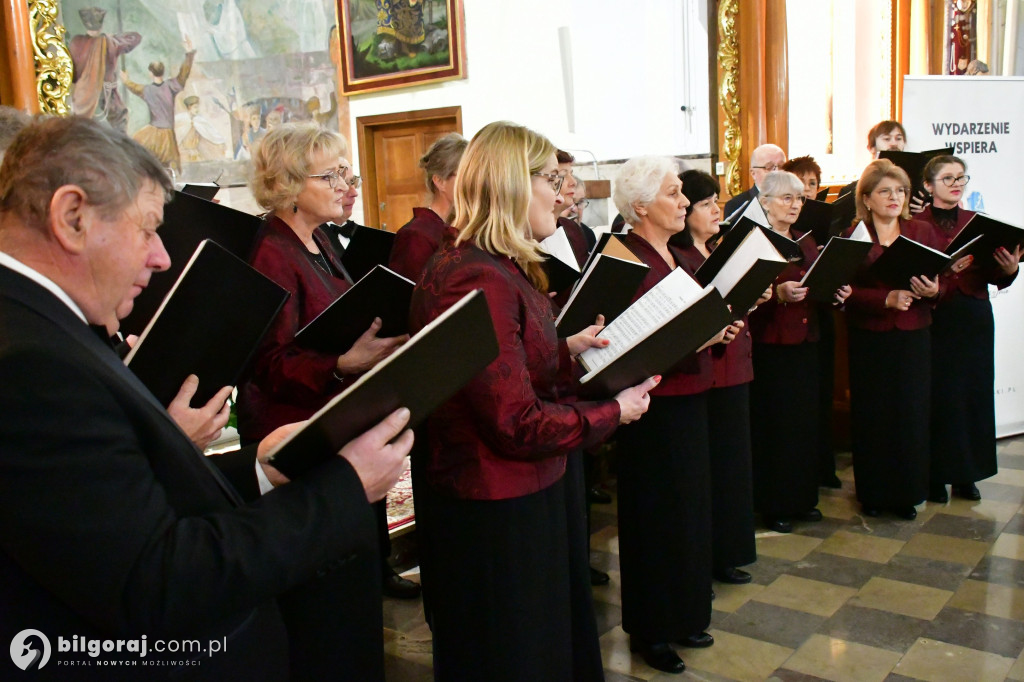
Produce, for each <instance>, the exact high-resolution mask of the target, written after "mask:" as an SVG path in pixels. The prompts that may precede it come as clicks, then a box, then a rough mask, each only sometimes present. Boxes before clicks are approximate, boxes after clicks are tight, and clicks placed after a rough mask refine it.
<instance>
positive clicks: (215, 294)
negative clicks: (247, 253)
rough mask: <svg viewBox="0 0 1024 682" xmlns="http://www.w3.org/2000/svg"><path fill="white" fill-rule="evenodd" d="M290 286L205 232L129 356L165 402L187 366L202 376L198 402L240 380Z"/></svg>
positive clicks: (139, 374) (128, 360)
mask: <svg viewBox="0 0 1024 682" xmlns="http://www.w3.org/2000/svg"><path fill="white" fill-rule="evenodd" d="M287 298H288V292H287V291H286V290H284V289H282V288H281V287H280V286H278V285H277V284H275V283H274V282H273V281H271V280H270V279H268V278H267V277H265V276H264V275H263V274H261V273H260V272H259V271H257V270H256V269H254V268H252V267H250V266H249V265H248V264H246V262H245V261H243V260H241V259H239V258H238V257H236V256H234V255H232V254H231V253H229V252H228V251H227V250H226V249H224V248H222V247H221V246H219V245H218V244H216V243H214V242H212V241H210V240H206V241H204V242H203V243H202V244H200V245H199V248H198V249H196V252H195V254H194V255H193V256H192V258H191V259H190V260H189V261H188V263H187V264H185V266H184V269H183V271H182V273H181V276H180V277H179V278H178V281H177V282H175V283H174V286H173V287H172V289H171V291H170V293H169V294H168V295H167V297H166V298H165V299H164V301H163V303H162V304H161V306H160V309H159V310H158V311H157V313H156V315H154V316H153V318H152V320H151V321H150V323H149V324H148V325H147V326H146V328H145V329H144V330H143V331H142V334H141V335H140V336H139V340H138V341H137V342H136V343H135V346H134V347H133V348H132V349H131V351H129V353H128V355H127V356H126V357H125V364H126V365H128V368H129V369H131V370H132V372H134V373H135V375H136V376H137V377H138V378H139V379H141V380H142V383H144V384H145V385H146V387H147V388H149V390H150V391H151V392H152V393H153V395H154V396H156V398H157V400H159V401H160V402H161V403H162V404H163V405H165V406H166V405H169V404H170V402H171V400H173V399H174V396H175V395H177V393H178V390H179V389H180V388H181V384H182V382H183V381H185V378H186V377H188V375H189V374H195V375H196V376H197V377H199V389H198V390H197V391H196V394H195V395H194V396H193V397H192V405H193V407H201V406H203V405H205V404H206V403H207V402H208V401H209V400H210V398H212V397H213V396H214V394H216V393H217V391H219V390H220V389H221V388H223V387H224V386H234V385H235V384H236V383H237V382H238V379H239V377H240V376H241V375H242V371H243V370H244V369H245V366H246V365H247V364H248V361H249V358H250V357H251V356H252V353H253V351H254V350H255V349H256V346H257V344H259V342H260V339H262V338H263V335H264V334H265V333H266V331H267V329H268V328H269V327H270V323H271V322H273V320H274V317H276V316H277V313H278V311H280V310H281V306H282V305H284V302H285V300H286V299H287Z"/></svg>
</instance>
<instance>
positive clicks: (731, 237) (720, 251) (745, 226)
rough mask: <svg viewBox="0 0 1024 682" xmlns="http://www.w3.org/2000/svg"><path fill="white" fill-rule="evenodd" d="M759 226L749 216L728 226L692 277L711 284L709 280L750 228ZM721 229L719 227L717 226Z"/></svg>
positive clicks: (736, 247)
mask: <svg viewBox="0 0 1024 682" xmlns="http://www.w3.org/2000/svg"><path fill="white" fill-rule="evenodd" d="M757 227H759V225H758V224H757V223H755V222H754V221H753V220H751V219H750V218H746V217H743V218H739V219H738V220H737V221H736V224H735V225H733V226H732V227H730V228H729V229H728V230H727V231H726V233H725V234H724V235H722V237H721V238H720V239H719V240H718V244H717V245H716V246H715V248H714V250H713V251H712V252H711V255H710V256H708V257H707V260H705V261H704V262H703V263H701V266H700V267H699V268H697V272H695V273H693V276H694V278H695V279H696V280H697V281H698V282H700V284H701V286H705V287H706V286H707V285H709V284H711V281H712V280H713V279H714V278H715V276H716V275H718V271H719V270H721V269H722V267H723V266H724V265H725V263H726V261H728V260H729V258H730V257H731V256H732V254H733V253H735V251H736V249H738V248H739V246H740V244H742V243H743V240H744V239H745V238H746V236H747V234H749V233H750V231H751V230H753V229H756V228H757ZM719 229H721V228H719Z"/></svg>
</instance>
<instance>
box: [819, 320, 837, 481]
mask: <svg viewBox="0 0 1024 682" xmlns="http://www.w3.org/2000/svg"><path fill="white" fill-rule="evenodd" d="M834 314H835V309H834V308H833V307H832V304H830V303H819V304H818V328H819V329H820V331H821V339H820V340H819V341H818V483H826V482H829V481H830V480H831V479H832V477H833V476H835V475H836V453H835V442H834V439H833V433H834V430H833V424H832V412H833V409H832V402H833V398H832V393H833V391H834V389H835V383H836V382H835V378H836V321H835V317H834Z"/></svg>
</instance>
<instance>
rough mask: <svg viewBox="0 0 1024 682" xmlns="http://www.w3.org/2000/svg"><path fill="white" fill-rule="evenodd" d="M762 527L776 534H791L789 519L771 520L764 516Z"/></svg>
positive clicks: (791, 527) (791, 528) (771, 518)
mask: <svg viewBox="0 0 1024 682" xmlns="http://www.w3.org/2000/svg"><path fill="white" fill-rule="evenodd" d="M764 525H765V526H766V527H767V528H768V530H773V531H775V532H776V533H792V532H793V524H792V523H790V522H789V519H783V518H773V517H771V516H766V517H765V519H764Z"/></svg>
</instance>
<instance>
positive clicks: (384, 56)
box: [338, 0, 466, 95]
mask: <svg viewBox="0 0 1024 682" xmlns="http://www.w3.org/2000/svg"><path fill="white" fill-rule="evenodd" d="M338 16H339V17H340V19H341V34H342V36H344V39H343V42H342V52H341V60H342V68H341V72H342V83H341V86H342V92H343V93H344V94H346V95H351V94H357V93H361V92H373V91H375V90H385V89H389V88H399V87H407V86H410V85H419V84H422V83H432V82H437V81H442V80H451V79H454V78H465V77H466V69H465V52H464V44H465V31H464V21H463V12H462V0H338Z"/></svg>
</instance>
